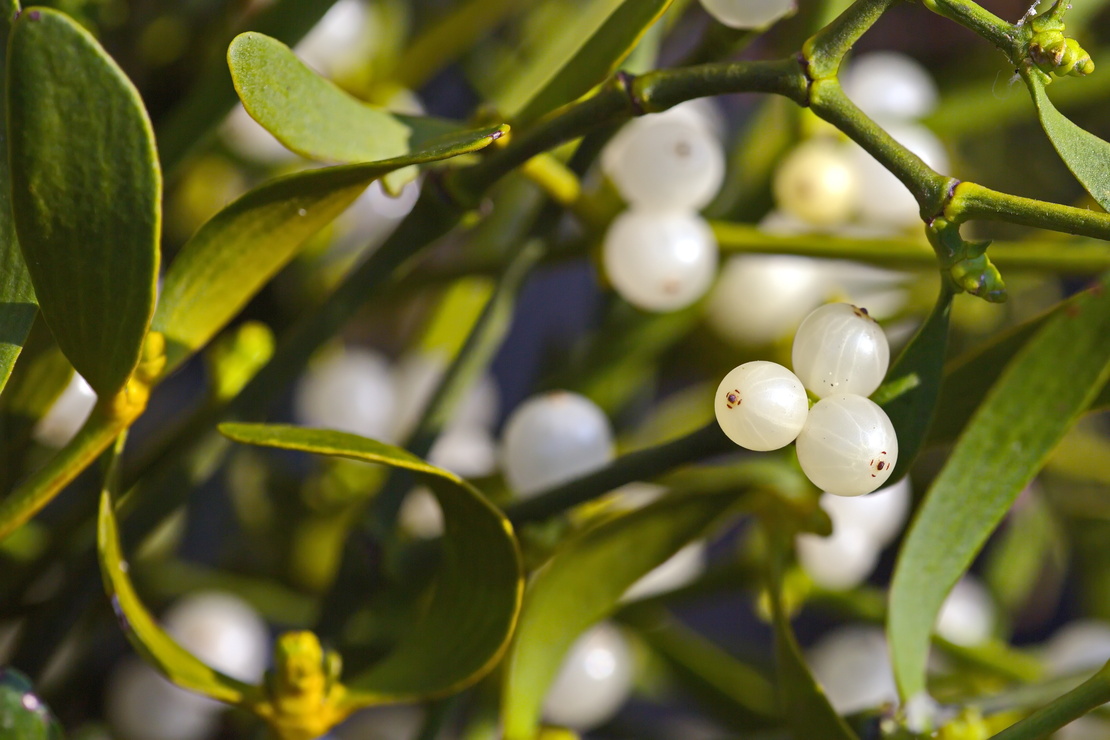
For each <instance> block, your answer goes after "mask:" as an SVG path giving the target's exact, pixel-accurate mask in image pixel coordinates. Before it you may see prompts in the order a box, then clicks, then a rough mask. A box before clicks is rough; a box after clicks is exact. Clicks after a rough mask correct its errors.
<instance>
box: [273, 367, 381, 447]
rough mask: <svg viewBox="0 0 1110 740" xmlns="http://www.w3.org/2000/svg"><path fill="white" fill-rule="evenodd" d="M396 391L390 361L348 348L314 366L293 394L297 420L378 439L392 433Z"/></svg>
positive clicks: (310, 424)
mask: <svg viewBox="0 0 1110 740" xmlns="http://www.w3.org/2000/svg"><path fill="white" fill-rule="evenodd" d="M394 399H395V393H394V386H393V376H392V374H391V373H390V371H389V362H388V360H386V359H385V357H383V356H382V355H380V354H378V353H377V352H374V351H371V350H366V349H355V348H347V349H346V350H345V351H344V352H342V353H339V354H334V355H330V356H328V357H326V358H324V359H323V360H322V361H320V362H319V363H317V364H314V365H312V366H310V367H309V369H308V372H306V373H305V375H304V376H303V377H302V378H301V380H300V382H299V383H298V384H297V388H296V390H295V392H294V395H293V413H294V416H295V418H296V419H297V422H298V423H300V424H303V425H305V426H309V427H320V428H323V429H334V430H337V431H342V432H351V433H353V434H360V435H362V436H364V437H371V438H373V439H386V440H388V439H391V438H392V431H393V409H394V403H395V401H394Z"/></svg>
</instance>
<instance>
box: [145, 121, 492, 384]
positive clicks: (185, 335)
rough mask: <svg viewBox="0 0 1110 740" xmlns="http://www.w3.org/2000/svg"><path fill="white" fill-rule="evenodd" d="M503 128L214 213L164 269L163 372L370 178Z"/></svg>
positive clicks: (337, 172)
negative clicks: (164, 349) (164, 359)
mask: <svg viewBox="0 0 1110 740" xmlns="http://www.w3.org/2000/svg"><path fill="white" fill-rule="evenodd" d="M505 131H506V127H504V126H495V127H490V128H485V129H479V130H473V131H463V132H459V133H458V134H452V135H449V136H445V137H443V138H440V139H436V140H433V141H430V142H428V143H427V145H426V146H425V147H424V148H423V149H421V150H419V151H416V152H413V153H411V154H409V155H406V156H404V157H401V158H398V159H390V160H384V161H381V162H371V163H367V164H358V165H348V166H343V167H329V168H326V169H319V170H309V171H307V172H299V173H296V174H294V175H289V176H287V177H282V178H278V179H276V180H273V181H271V182H268V183H265V184H263V185H261V186H259V187H258V188H255V189H254V190H252V191H250V192H249V193H247V194H246V195H244V196H243V197H242V198H240V199H239V200H237V201H235V202H234V203H232V204H231V205H229V206H228V207H227V208H225V209H224V210H222V211H220V212H219V213H217V214H216V215H215V216H213V217H212V219H211V220H209V221H208V222H207V223H206V224H204V225H203V226H201V227H200V229H199V230H198V231H197V233H196V234H195V235H194V236H193V238H192V239H190V240H189V242H188V243H187V244H186V245H185V246H184V247H183V248H182V250H181V253H180V254H179V255H178V256H177V258H176V259H175V260H174V262H173V264H172V265H170V268H169V270H168V271H167V273H166V279H165V283H164V284H163V286H162V296H161V299H160V301H159V304H158V312H157V313H156V314H155V316H154V328H155V329H157V330H158V331H160V332H162V333H163V334H165V337H166V356H167V364H166V372H169V371H170V370H172V369H173V368H174V367H176V366H177V365H178V364H180V363H181V362H182V361H183V360H184V359H185V358H186V357H188V356H189V355H190V354H192V353H193V352H196V351H197V350H198V349H200V348H201V347H203V346H204V345H205V344H206V343H207V342H208V341H209V340H210V339H211V338H212V337H213V336H214V335H215V334H216V332H218V331H219V330H220V329H222V328H223V326H224V325H225V324H227V322H228V321H230V320H231V319H232V318H233V317H234V316H235V315H236V314H237V313H238V312H239V310H240V309H242V308H243V306H245V305H246V304H247V302H248V301H249V300H250V299H251V298H252V297H253V296H254V295H255V293H257V292H258V291H259V290H260V289H261V288H262V286H263V285H265V284H266V283H267V282H268V281H269V280H270V278H271V277H273V276H274V274H276V273H277V271H278V270H280V269H281V268H282V267H283V266H284V265H285V264H286V263H288V262H289V260H290V259H292V258H293V256H294V255H295V254H296V252H297V250H298V249H299V248H300V246H301V245H302V244H303V243H304V242H305V240H306V239H308V237H310V236H311V235H312V234H314V233H316V232H317V231H318V230H319V229H321V228H322V227H323V226H324V225H325V224H327V223H328V222H330V221H331V220H332V219H334V218H335V217H336V216H337V215H339V214H340V213H341V212H342V211H343V209H345V208H346V207H347V206H348V205H350V204H351V202H352V201H354V199H355V198H357V197H358V195H359V194H360V193H361V192H362V191H363V190H364V189H365V188H366V186H367V185H369V184H370V183H371V182H373V181H374V180H376V179H377V178H379V177H381V176H383V175H385V174H388V173H390V172H393V171H394V170H397V169H400V168H402V167H407V166H409V165H413V164H423V163H426V162H435V161H438V160H441V159H447V158H450V157H454V156H458V155H459V154H466V153H468V152H473V151H476V150H478V149H481V148H483V147H484V146H486V145H487V144H489V143H490V142H492V141H494V140H495V139H498V138H500V137H501V136H502V135H503V134H504V133H505Z"/></svg>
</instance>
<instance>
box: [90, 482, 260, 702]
mask: <svg viewBox="0 0 1110 740" xmlns="http://www.w3.org/2000/svg"><path fill="white" fill-rule="evenodd" d="M96 545H97V552H98V554H99V556H100V572H101V575H102V576H103V577H104V588H105V590H106V591H107V592H108V597H109V598H110V599H111V600H112V608H113V609H114V610H115V612H116V617H117V618H118V619H119V623H120V628H121V629H122V630H123V633H124V634H125V635H126V636H127V639H128V640H129V641H130V642H131V645H132V646H133V647H134V648H135V650H136V651H138V653H139V654H140V655H142V656H143V658H144V659H145V660H146V662H147V663H149V664H151V665H152V666H154V667H155V668H157V669H158V670H159V671H161V672H162V673H163V674H164V675H165V676H166V677H167V678H169V679H170V680H171V681H173V682H174V683H176V684H177V685H178V686H181V687H183V688H186V689H189V690H191V691H196V692H198V693H201V694H204V695H205V696H210V697H212V698H213V699H218V700H220V701H223V702H227V703H229V704H237V705H246V704H248V703H253V702H254V701H255V700H257V699H258V698H259V693H260V692H259V690H258V689H257V688H256V687H253V686H250V685H248V684H245V683H243V682H241V681H237V680H235V679H234V678H231V677H230V676H225V675H224V674H222V673H220V672H219V671H216V670H213V669H212V668H209V667H208V666H207V665H205V664H204V663H203V662H201V661H200V660H198V659H197V658H196V657H195V656H194V655H193V654H192V653H190V652H189V651H188V650H186V649H185V648H183V647H181V645H179V644H178V643H177V641H176V640H174V639H173V638H172V637H170V636H169V635H168V634H166V632H165V631H164V630H163V629H162V628H161V627H160V626H159V625H158V622H157V621H156V620H155V619H154V617H153V616H152V615H151V614H150V612H148V611H147V610H146V607H145V606H143V603H142V601H141V600H140V599H139V595H138V593H136V592H135V587H134V585H132V583H131V577H130V575H128V566H127V561H126V560H124V558H123V552H122V550H121V547H120V541H119V524H118V523H117V521H116V514H115V510H114V507H113V505H112V498H111V495H110V494H109V492H108V491H107V490H105V491H104V492H103V493H102V494H101V496H100V515H99V518H98V520H97V540H96Z"/></svg>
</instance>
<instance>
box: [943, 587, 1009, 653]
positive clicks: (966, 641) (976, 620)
mask: <svg viewBox="0 0 1110 740" xmlns="http://www.w3.org/2000/svg"><path fill="white" fill-rule="evenodd" d="M994 621H995V608H994V601H993V600H992V599H991V597H990V594H989V593H987V589H986V588H984V587H983V585H982V584H981V583H979V581H978V580H976V579H975V577H974V576H971V575H967V576H964V577H963V578H961V579H960V580H959V581H958V582H957V583H956V585H955V586H953V587H952V591H950V592H949V594H948V597H947V598H946V599H945V600H944V604H942V605H941V608H940V613H938V614H937V621H936V625H935V626H934V627H933V631H934V632H936V633H937V635H939V636H940V637H943V638H944V639H945V640H948V641H949V642H951V643H955V644H956V645H962V646H964V647H974V646H976V645H982V644H983V643H985V642H986V641H987V640H989V639H990V637H991V633H992V632H993V630H994Z"/></svg>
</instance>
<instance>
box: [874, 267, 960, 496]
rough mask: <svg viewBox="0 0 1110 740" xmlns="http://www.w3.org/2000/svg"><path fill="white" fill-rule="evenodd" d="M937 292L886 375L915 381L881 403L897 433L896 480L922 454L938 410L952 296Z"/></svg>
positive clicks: (944, 289) (944, 288) (894, 379)
mask: <svg viewBox="0 0 1110 740" xmlns="http://www.w3.org/2000/svg"><path fill="white" fill-rule="evenodd" d="M940 290H941V292H940V296H939V297H938V298H937V303H936V305H935V306H934V307H933V311H932V313H930V314H929V318H927V319H926V320H925V323H924V324H922V325H921V328H920V329H918V330H917V334H915V335H914V337H913V339H911V340H910V343H909V344H908V345H906V348H905V349H904V350H902V354H900V355H899V356H898V359H897V360H896V361H895V362H894V366H893V367H891V368H890V372H888V373H887V378H889V379H890V382H892V383H897V382H899V381H901V380H903V379H905V378H907V377H909V376H912V377H913V378H915V379H916V385H914V387H913V388H911V389H909V390H907V391H906V392H904V393H901V394H899V395H898V396H896V397H894V398H893V399H891V400H890V401H887V402H886V403H884V404H882V406H883V410H885V411H886V413H887V416H889V417H890V421H891V423H892V424H894V431H895V432H897V433H898V468H899V470H898V471H897V473H896V475H897V477H898V478H902V477H904V476H905V475H906V473H908V472H909V469H910V466H911V465H912V464H913V461H914V459H915V458H916V457H917V453H918V452H920V451H921V446H922V444H924V442H925V435H926V434H927V433H928V431H929V425H930V424H931V423H932V421H933V415H934V413H935V411H936V409H937V395H938V394H939V393H940V384H941V375H942V373H943V371H944V354H945V351H946V350H947V348H948V317H949V316H950V315H951V313H952V295H953V294H952V291H951V290H949V289H948V285H947V283H944V284H943V285H942V286H941V289H940ZM942 408H943V407H942Z"/></svg>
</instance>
